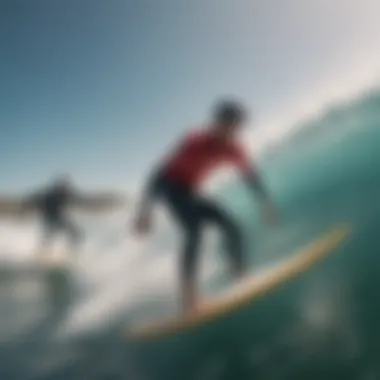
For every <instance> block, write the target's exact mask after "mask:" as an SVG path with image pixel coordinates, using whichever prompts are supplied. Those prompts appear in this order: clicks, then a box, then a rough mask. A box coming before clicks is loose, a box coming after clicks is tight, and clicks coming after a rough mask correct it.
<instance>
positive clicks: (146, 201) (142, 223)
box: [135, 166, 163, 233]
mask: <svg viewBox="0 0 380 380" xmlns="http://www.w3.org/2000/svg"><path fill="white" fill-rule="evenodd" d="M162 172H163V168H162V166H158V167H157V168H155V169H154V170H153V171H152V173H151V175H150V176H149V177H148V180H147V183H146V185H145V189H144V191H143V194H142V199H141V203H140V207H139V210H138V214H137V220H136V223H135V230H136V232H137V233H145V232H147V231H148V230H149V229H150V224H151V213H152V206H153V203H154V201H155V198H156V196H157V194H158V193H159V189H160V184H161V178H162Z"/></svg>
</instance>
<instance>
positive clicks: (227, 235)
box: [198, 199, 246, 276]
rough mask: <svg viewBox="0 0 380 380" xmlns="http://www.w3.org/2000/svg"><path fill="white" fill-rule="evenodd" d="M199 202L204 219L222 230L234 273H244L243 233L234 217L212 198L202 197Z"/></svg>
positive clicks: (237, 274)
mask: <svg viewBox="0 0 380 380" xmlns="http://www.w3.org/2000/svg"><path fill="white" fill-rule="evenodd" d="M198 204H199V208H200V210H201V215H202V219H204V220H206V221H207V222H211V223H213V224H215V225H216V226H217V227H218V228H219V229H220V230H221V232H222V234H223V237H224V239H225V246H226V250H227V253H228V256H229V258H230V262H231V265H232V270H233V272H234V274H235V275H236V276H241V275H243V274H244V272H245V269H246V262H245V259H246V258H245V254H244V249H243V239H242V234H241V231H240V229H239V227H238V225H237V224H236V222H235V221H234V220H233V218H232V217H231V216H229V215H228V214H227V213H226V212H225V211H224V210H223V209H222V208H221V207H219V206H218V205H217V204H216V203H214V202H212V201H210V200H206V199H200V200H199V201H198Z"/></svg>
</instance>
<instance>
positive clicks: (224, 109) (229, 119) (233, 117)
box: [214, 100, 246, 124]
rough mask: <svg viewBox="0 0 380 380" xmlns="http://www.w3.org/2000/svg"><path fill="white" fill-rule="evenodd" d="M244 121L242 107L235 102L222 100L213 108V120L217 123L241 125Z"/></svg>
mask: <svg viewBox="0 0 380 380" xmlns="http://www.w3.org/2000/svg"><path fill="white" fill-rule="evenodd" d="M245 119H246V112H245V109H244V107H243V106H242V105H241V104H240V103H239V102H237V101H233V100H224V101H221V102H218V103H217V104H216V106H215V108H214V120H215V121H216V122H218V123H237V124H238V123H242V122H244V120H245Z"/></svg>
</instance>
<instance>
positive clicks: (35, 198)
mask: <svg viewBox="0 0 380 380" xmlns="http://www.w3.org/2000/svg"><path fill="white" fill-rule="evenodd" d="M78 199H79V196H78V195H77V194H76V193H75V192H74V190H73V186H72V184H71V181H70V180H69V179H68V178H59V179H58V180H56V181H55V182H54V183H53V184H52V185H51V186H50V187H48V188H47V189H46V190H44V191H41V192H38V193H37V194H34V195H32V196H30V197H28V198H27V200H26V202H25V208H26V209H28V208H33V209H36V210H37V212H38V214H39V215H40V217H41V219H42V224H43V229H44V233H43V239H42V247H41V250H42V249H43V248H45V247H46V245H47V244H49V243H50V242H51V240H52V238H53V236H54V235H55V234H56V233H58V232H63V233H65V234H66V235H67V236H68V238H69V240H70V245H71V246H72V248H76V247H77V245H78V243H79V242H80V240H81V234H80V232H79V229H78V228H77V226H76V225H75V224H74V222H73V221H72V220H70V219H69V218H68V217H67V215H66V212H67V209H68V207H69V206H72V204H74V203H75V202H76V201H77V200H78Z"/></svg>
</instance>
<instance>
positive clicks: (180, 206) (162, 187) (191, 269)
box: [145, 132, 268, 281]
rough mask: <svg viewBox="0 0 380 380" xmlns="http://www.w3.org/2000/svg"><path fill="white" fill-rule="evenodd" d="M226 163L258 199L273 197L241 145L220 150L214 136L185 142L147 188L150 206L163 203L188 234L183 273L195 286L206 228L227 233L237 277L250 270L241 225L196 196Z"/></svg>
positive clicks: (203, 135)
mask: <svg viewBox="0 0 380 380" xmlns="http://www.w3.org/2000/svg"><path fill="white" fill-rule="evenodd" d="M224 161H227V162H232V163H233V164H235V165H236V166H237V167H238V168H239V170H240V171H241V173H242V174H243V177H244V179H245V180H246V182H247V183H248V185H249V187H250V188H251V189H252V190H253V191H254V193H255V195H259V197H267V196H268V194H267V192H266V189H265V187H264V185H263V183H262V181H261V179H260V176H259V174H258V172H257V170H254V169H253V168H252V167H251V165H250V163H249V160H248V158H247V156H246V155H245V154H244V152H243V150H242V149H241V147H240V145H236V144H232V145H230V146H229V145H224V144H221V143H220V142H219V141H218V139H217V138H216V137H215V136H213V135H212V133H209V132H206V133H204V132H201V133H195V134H192V133H191V134H190V135H189V136H186V137H185V139H184V140H183V141H182V142H181V143H180V146H179V148H178V150H177V151H176V152H175V154H174V155H173V156H171V157H169V159H168V160H167V161H166V162H164V163H163V164H162V165H160V166H159V168H158V169H157V170H156V171H155V172H154V173H153V174H152V176H151V177H150V180H149V182H148V186H147V192H146V200H147V201H146V203H145V204H147V205H149V203H150V202H151V200H153V198H156V197H160V198H161V199H162V200H164V202H165V203H166V205H167V207H168V209H169V210H170V211H171V213H172V214H173V216H174V218H175V219H176V220H177V222H178V223H179V224H180V226H181V227H182V228H183V230H184V233H185V241H184V247H183V249H182V265H181V273H182V278H183V279H184V280H185V281H188V280H193V277H194V275H195V274H196V266H197V265H196V264H197V261H198V260H197V259H198V256H199V248H200V243H201V234H202V232H203V227H204V225H205V224H207V223H212V224H215V225H216V226H217V227H218V228H219V229H220V230H221V231H222V232H223V235H224V237H225V241H226V248H227V252H228V254H229V257H230V259H231V261H232V266H233V269H234V271H235V272H238V273H241V272H242V271H244V270H245V267H246V265H245V264H246V257H245V254H244V252H243V242H242V234H241V229H240V228H239V227H238V226H237V224H236V221H234V220H233V218H232V217H231V216H230V215H227V213H226V212H225V211H224V210H223V209H222V208H221V207H219V206H218V205H217V204H215V203H214V202H212V201H211V200H208V199H204V198H202V197H201V196H199V195H198V194H197V191H196V187H197V186H196V185H197V184H198V183H199V182H200V180H201V179H202V178H203V176H204V174H205V173H207V172H209V171H210V169H212V168H213V167H214V166H216V165H217V164H218V162H224Z"/></svg>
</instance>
